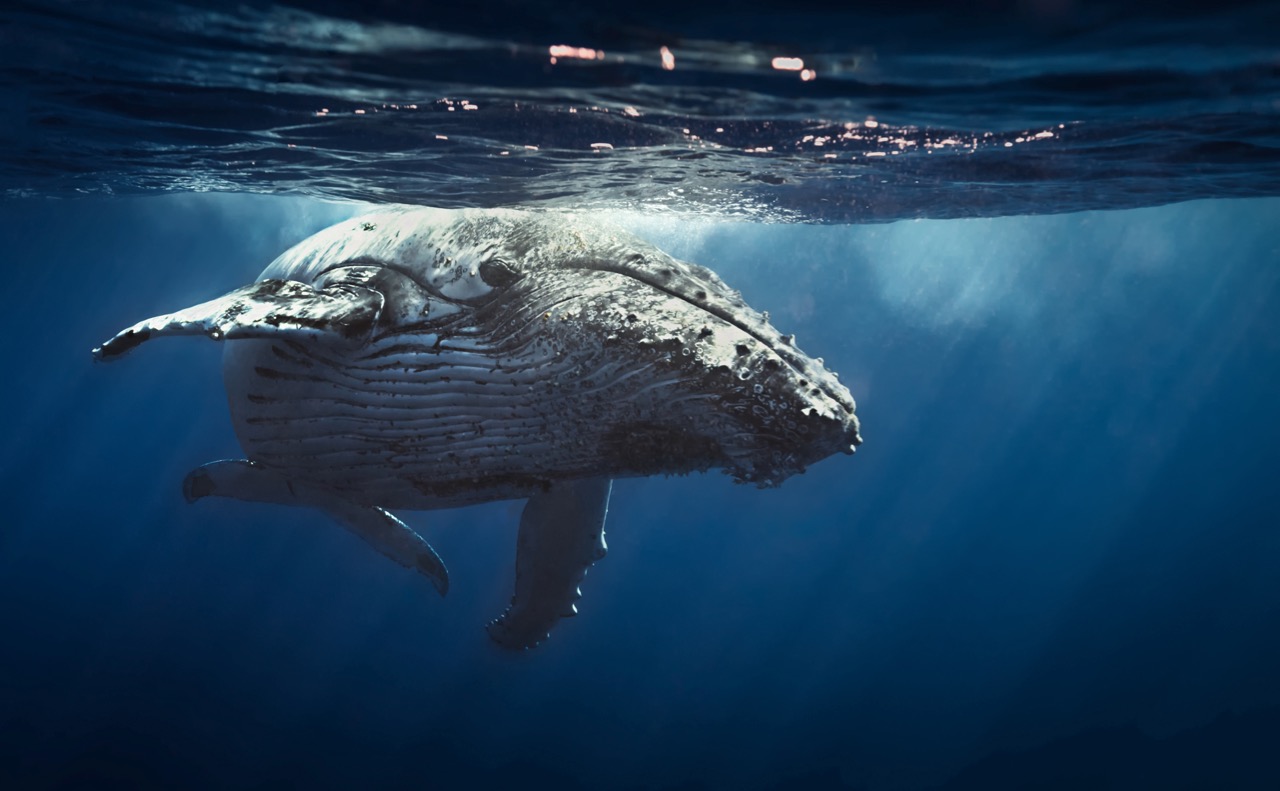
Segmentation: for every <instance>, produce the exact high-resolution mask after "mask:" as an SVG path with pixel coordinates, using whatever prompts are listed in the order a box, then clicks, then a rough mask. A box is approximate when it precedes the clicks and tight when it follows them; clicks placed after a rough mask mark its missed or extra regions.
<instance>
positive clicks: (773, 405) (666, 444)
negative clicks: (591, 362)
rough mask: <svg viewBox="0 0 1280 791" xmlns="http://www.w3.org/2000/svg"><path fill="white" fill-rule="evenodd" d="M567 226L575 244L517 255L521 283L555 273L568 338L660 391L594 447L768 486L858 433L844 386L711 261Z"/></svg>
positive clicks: (850, 448)
mask: <svg viewBox="0 0 1280 791" xmlns="http://www.w3.org/2000/svg"><path fill="white" fill-rule="evenodd" d="M576 236H577V237H578V238H579V240H580V242H581V244H582V249H581V250H579V251H578V252H577V254H574V255H560V256H556V257H554V259H544V260H540V261H539V260H536V259H534V258H533V257H526V259H525V260H526V262H528V263H527V264H526V267H525V269H524V272H523V273H522V275H521V277H522V278H524V277H526V276H527V280H526V281H525V283H524V285H525V287H526V288H528V289H529V290H528V291H527V292H526V293H529V294H532V293H534V292H535V291H536V290H537V289H538V285H537V284H539V283H542V284H546V285H544V286H543V287H544V288H545V287H546V286H547V285H549V284H559V288H553V289H551V291H552V292H554V296H552V298H551V299H550V300H548V301H550V302H552V303H554V307H551V308H550V310H549V312H550V313H551V314H554V315H555V316H556V317H557V318H558V321H559V323H560V324H562V325H566V326H568V327H572V328H573V332H565V333H563V334H564V335H565V336H566V337H567V338H569V340H568V341H567V342H568V343H572V342H573V341H572V338H571V336H572V335H573V334H574V333H576V334H577V337H578V338H579V339H588V340H587V342H588V343H599V344H600V345H601V346H602V347H605V348H608V349H609V350H610V361H611V364H612V365H614V366H625V365H629V370H631V371H643V372H644V373H643V374H642V375H641V374H637V375H634V376H633V377H632V378H633V379H636V380H637V381H636V382H635V386H634V388H633V390H634V391H635V392H636V396H635V397H634V398H635V399H636V400H638V401H639V402H640V403H642V404H643V403H644V393H645V389H646V388H658V389H661V390H664V391H665V395H664V399H665V400H664V401H661V402H655V403H653V404H652V409H650V414H649V415H648V416H647V417H648V419H646V420H639V421H632V422H627V421H623V422H622V423H621V424H620V425H621V426H623V427H625V430H619V431H618V432H617V436H616V437H613V438H610V439H607V440H606V441H605V442H604V443H603V444H604V445H606V446H607V445H609V444H610V442H611V441H612V442H614V443H616V447H614V448H613V449H610V448H607V447H606V448H604V452H603V453H602V456H603V457H606V458H609V457H613V458H616V459H617V461H618V462H619V463H620V464H622V465H631V466H632V467H633V468H635V469H636V471H637V472H641V473H652V472H680V471H684V470H683V469H682V467H684V466H689V465H688V464H687V463H686V464H683V465H682V464H681V463H680V460H679V459H676V458H673V457H675V456H680V457H682V458H683V459H684V460H685V461H686V462H688V461H689V460H693V462H694V464H693V467H694V468H695V469H698V468H705V467H708V466H709V467H722V468H724V469H725V470H726V472H728V473H729V474H731V475H732V476H733V477H734V478H735V479H737V480H738V481H740V482H750V483H754V484H756V485H757V486H760V487H770V486H776V485H778V484H780V483H781V482H782V481H783V480H785V479H786V478H787V477H789V476H791V475H793V474H795V473H798V472H803V471H804V469H805V468H806V467H807V466H808V465H810V464H813V463H815V462H817V461H820V460H821V459H824V458H826V457H827V456H830V455H833V454H836V453H845V454H851V453H853V452H854V451H855V449H856V448H857V446H858V445H860V444H861V443H862V437H861V434H860V426H859V422H858V418H857V415H856V411H855V410H856V404H855V402H854V399H853V397H852V395H851V394H850V392H849V390H848V388H846V387H845V386H844V385H843V384H841V383H840V381H839V379H838V377H837V376H836V375H835V374H834V373H832V372H831V371H828V370H827V369H826V367H825V365H824V363H823V361H822V360H821V359H815V358H813V357H810V356H808V355H806V354H805V353H804V352H803V351H801V350H800V348H799V347H798V346H797V345H796V342H795V338H794V336H790V335H785V334H783V333H781V332H779V331H778V330H777V329H776V328H775V327H774V326H773V325H772V324H771V323H770V321H769V317H768V315H767V314H765V313H761V312H759V311H756V310H754V309H753V308H752V307H751V306H749V305H748V304H747V303H746V302H745V301H744V300H743V298H742V296H741V295H740V294H739V293H738V292H737V291H735V290H733V289H732V288H730V287H729V286H728V285H727V284H726V283H725V282H724V281H723V280H722V279H721V278H720V277H719V276H717V275H716V274H715V273H714V272H712V271H711V270H709V269H707V268H705V267H702V266H698V265H696V264H691V263H687V262H683V261H679V260H677V259H675V258H673V257H672V256H670V255H668V254H667V253H665V252H663V251H662V250H660V249H658V248H656V247H654V246H652V245H649V244H647V243H645V242H643V241H641V240H639V239H636V238H635V237H633V236H631V235H629V234H626V233H625V232H621V231H616V230H612V229H608V228H602V227H601V226H597V225H594V224H590V225H588V226H587V227H586V228H585V229H580V230H578V231H577V232H576ZM566 283H571V284H572V287H571V288H572V292H571V293H567V292H568V289H566V288H565V287H564V284H566ZM537 302H539V299H538V298H531V299H530V303H531V304H535V303H537ZM592 339H593V340H592ZM579 342H581V341H579ZM622 361H627V363H623V362H622ZM673 451H674V452H673ZM707 459H712V461H711V463H710V464H704V462H705V461H706V460H707Z"/></svg>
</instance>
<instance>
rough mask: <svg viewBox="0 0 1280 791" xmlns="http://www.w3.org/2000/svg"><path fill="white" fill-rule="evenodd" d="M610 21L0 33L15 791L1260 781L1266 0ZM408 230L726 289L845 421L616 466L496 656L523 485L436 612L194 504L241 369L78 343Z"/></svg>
mask: <svg viewBox="0 0 1280 791" xmlns="http://www.w3.org/2000/svg"><path fill="white" fill-rule="evenodd" d="M601 8H602V7H595V6H592V5H590V4H586V3H581V2H560V3H551V2H535V3H525V4H515V3H497V4H483V5H481V4H469V5H461V6H459V5H455V6H445V5H435V4H430V3H423V4H410V3H400V2H392V1H391V0H379V1H378V2H370V3H365V4H361V5H359V6H356V5H354V4H348V3H344V2H339V0H315V1H314V2H302V0H299V1H298V2H291V3H268V2H247V3H240V4H234V5H230V4H228V5H220V4H215V3H212V2H197V3H187V4H171V3H164V4H161V3H148V2H129V3H105V2H104V3H95V2H88V3H82V2H77V3H72V2H66V3H61V2H40V3H27V2H16V3H9V4H6V5H5V6H4V8H3V9H0V66H2V69H0V142H2V143H3V147H2V148H0V152H2V153H0V245H2V249H3V250H4V251H5V252H4V258H3V261H4V263H3V272H4V280H3V289H4V290H3V293H4V296H5V309H4V310H3V311H0V334H2V336H3V337H4V338H5V339H7V344H6V346H7V350H8V353H7V355H6V375H5V377H4V381H5V383H6V384H7V386H6V387H3V388H0V408H2V409H3V414H4V415H5V416H6V418H7V420H6V422H5V431H4V432H3V433H2V434H0V475H2V477H0V497H2V499H0V736H2V737H3V738H0V787H2V788H5V789H9V788H14V789H28V788H57V789H63V788H68V789H70V788H75V789H114V788H128V789H133V788H163V789H173V788H343V789H346V788H421V789H429V790H431V791H434V790H435V789H477V788H533V789H542V788H547V789H680V791H692V790H693V789H704V788H705V789H819V790H823V789H864V790H871V789H874V790H876V791H879V790H880V789H885V790H896V791H904V790H906V789H1027V788H1053V789H1059V788H1060V789H1083V788H1089V789H1100V788H1115V789H1137V788H1160V789H1192V788H1195V789H1205V788H1213V789H1277V788H1280V759H1277V757H1276V755H1277V754H1280V751H1278V750H1277V745H1280V672H1278V671H1277V670H1276V668H1280V585H1277V584H1276V580H1277V579H1280V488H1278V487H1277V485H1276V481H1277V477H1278V473H1280V417H1277V414H1276V405H1277V403H1280V6H1277V5H1276V4H1275V3H1261V2H1257V3H1244V2H1241V3H1232V2H1219V3H1214V4H1212V6H1211V7H1208V6H1205V5H1203V4H1196V3H1189V2H1188V3H1179V2H1173V3H1168V4H1164V5H1163V6H1161V7H1160V8H1159V9H1155V10H1150V9H1147V8H1138V7H1118V6H1114V5H1113V4H1101V3H1092V2H1072V1H1070V0H1055V1H1054V2H1048V1H1047V0H1046V1H1044V2H1031V1H1030V0H1028V1H1027V2H1002V1H1001V0H989V2H985V3H981V4H973V5H972V6H971V7H967V8H964V9H960V8H958V7H957V6H955V5H953V4H933V3H926V2H920V1H918V0H909V1H908V2H904V3H897V4H881V3H872V4H868V5H866V6H865V7H862V8H859V9H857V10H850V9H845V10H841V11H832V10H831V9H829V8H826V7H825V6H824V5H823V4H816V3H799V4H794V5H787V6H783V5H777V6H773V5H769V4H765V3H760V2H742V3H737V4H734V5H732V6H729V5H716V4H711V5H698V6H695V4H677V3H668V2H651V3H645V4H643V5H641V4H635V5H634V6H633V7H630V8H620V7H609V8H608V9H607V10H601ZM553 59H554V60H555V62H554V63H553V62H552V60H553ZM668 66H669V67H670V68H668ZM384 203H415V204H424V205H435V206H444V207H462V206H476V207H496V206H512V207H523V208H530V209H538V210H548V211H561V210H574V211H590V212H592V213H594V214H597V215H600V216H603V217H606V218H607V219H610V220H612V221H613V222H616V223H618V224H620V225H622V226H624V227H627V228H629V229H631V230H633V231H635V232H636V233H638V234H639V235H641V236H643V237H645V238H647V239H649V240H651V241H653V242H655V243H656V244H658V245H659V246H661V247H662V248H663V249H666V250H668V251H669V252H671V253H673V254H674V255H676V256H678V257H680V258H683V259H686V260H691V261H696V262H698V263H701V264H704V265H706V266H709V267H711V268H712V269H714V270H715V271H716V272H718V273H719V274H720V275H721V276H722V277H724V279H725V280H727V281H728V282H729V283H730V284H731V285H733V286H734V287H735V288H738V289H740V290H741V291H742V293H743V295H744V297H745V298H746V300H747V301H748V302H749V303H750V304H752V305H753V306H754V307H756V308H758V309H763V310H768V311H769V312H770V313H771V315H772V317H773V321H774V323H775V324H776V325H777V326H778V327H779V328H781V329H782V330H783V331H786V332H794V333H796V335H797V337H798V340H799V343H800V345H801V346H802V348H804V350H805V351H807V352H809V353H811V354H815V355H821V356H822V357H824V359H825V361H826V364H827V365H828V367H830V368H831V369H832V370H835V371H839V372H840V373H841V376H842V381H844V382H845V383H846V384H847V385H848V386H849V388H850V390H851V391H852V392H853V394H854V396H855V397H856V398H857V399H858V413H859V415H860V417H861V418H862V420H863V434H864V437H865V439H866V442H865V444H864V445H863V446H862V447H861V448H860V449H859V452H858V454H857V455H856V456H855V457H852V458H850V457H845V456H838V457H835V458H831V459H827V460H825V461H823V462H821V463H819V464H816V465H814V466H813V467H812V468H811V469H810V470H809V471H808V472H807V473H806V474H804V475H802V476H797V477H795V478H792V479H790V480H788V481H787V482H786V483H785V484H784V485H783V486H782V487H780V488H777V489H770V490H758V489H755V488H751V487H749V486H741V485H735V484H734V483H733V482H732V481H731V480H730V479H729V478H728V477H726V476H723V475H719V474H707V475H695V476H689V477H673V478H660V477H659V478H650V479H629V480H620V481H618V482H616V483H615V488H614V494H613V501H612V507H611V510H610V514H609V522H608V527H607V532H608V541H609V548H610V551H609V555H608V557H607V558H605V559H604V560H602V561H601V562H600V563H599V564H597V566H596V567H595V568H594V569H593V570H592V573H591V574H590V575H589V576H588V578H587V580H586V582H585V584H584V585H583V593H584V598H583V599H582V601H581V602H580V605H579V608H580V611H581V612H580V615H579V616H578V617H577V618H574V619H571V620H568V621H566V622H564V623H563V624H561V625H560V626H559V627H558V628H557V630H556V631H555V632H554V633H553V634H552V637H551V639H550V640H549V641H548V642H547V643H546V644H545V645H543V646H541V647H539V648H538V649H537V650H535V651H532V652H529V653H528V654H527V655H519V656H513V655H510V654H506V653H503V652H501V651H500V650H498V649H496V648H495V647H494V646H493V645H492V644H491V643H490V642H489V640H488V638H487V637H486V636H485V633H484V630H483V628H482V626H483V624H484V623H486V622H487V621H488V620H489V619H490V618H492V617H493V616H494V615H496V614H497V613H498V612H500V611H501V609H502V607H503V606H504V605H505V603H506V601H507V600H508V598H509V596H510V592H511V588H510V586H511V579H512V574H513V567H514V556H515V532H516V526H517V522H518V517H519V509H520V504H519V503H495V504H489V505H484V506H478V507H473V508H468V509H459V510H454V511H433V512H423V513H407V514H404V516H405V518H406V520H407V521H409V522H410V523H411V524H412V525H414V526H415V527H416V528H418V529H420V530H421V532H423V533H424V535H425V536H426V537H427V538H428V539H429V540H430V541H431V543H432V544H433V545H434V546H435V547H436V549H437V550H438V551H439V552H440V554H441V555H442V556H443V557H444V559H445V561H446V562H447V563H448V564H449V568H450V573H451V579H452V587H451V590H450V593H449V595H448V597H447V598H445V599H440V598H439V597H438V596H436V594H435V592H434V591H433V590H432V589H431V588H430V585H429V584H427V583H426V582H425V581H423V580H422V579H421V578H419V577H417V576H415V575H413V574H411V573H409V572H406V571H404V570H402V569H400V568H399V567H396V566H394V565H393V564H390V563H388V562H387V561H386V560H385V559H383V558H382V557H380V556H379V555H377V554H376V553H374V552H372V551H370V550H369V549H368V548H366V547H365V546H364V545H363V544H362V543H361V542H360V541H359V540H358V539H356V538H355V537H353V536H351V535H349V534H348V533H346V532H344V531H343V530H341V529H340V528H338V527H337V526H336V525H334V524H332V523H331V522H329V521H328V520H327V519H326V518H325V517H324V516H322V515H320V514H318V513H312V512H308V511H301V510H296V509H289V508H284V507H278V506H267V505H258V504H249V503H241V502H235V501H218V500H206V501H201V502H200V503H197V504H195V505H187V504H186V503H185V502H184V500H183V498H182V493H181V481H182V479H183V477H184V476H185V474H186V473H187V472H188V471H189V470H190V469H191V468H193V467H195V466H197V465H199V464H202V463H204V462H206V461H210V460H213V459H217V458H225V457H234V456H238V455H240V450H239V448H238V446H237V443H236V440H235V436H234V434H233V432H232V430H231V424H230V420H229V418H228V416H227V410H226V396H225V394H224V392H223V389H222V383H221V373H220V353H221V349H220V348H219V346H218V345H217V344H214V343H211V342H208V341H206V340H203V339H198V338H191V339H181V340H166V341H159V342H156V343H153V344H148V347H149V348H145V349H143V350H140V351H139V352H137V353H136V354H134V355H131V356H130V357H129V358H128V359H126V360H123V361H120V362H119V363H116V364H112V365H110V366H107V365H95V364H94V363H93V361H92V359H91V356H90V353H89V351H90V349H91V348H92V347H93V346H95V345H97V344H98V343H101V342H102V341H103V340H104V339H106V338H107V337H110V336H111V335H112V334H114V333H115V332H117V331H118V330H119V329H121V328H122V327H124V326H127V325H129V324H131V323H133V322H134V321H137V320H139V319H141V318H144V317H147V316H151V315H154V314H157V313H161V312H166V311H170V310H174V309H177V308H180V307H184V306H187V305H190V304H194V303H196V302H199V301H202V300H204V299H207V298H210V297H213V296H216V295H219V294H221V293H224V292H226V291H228V290H230V289H232V288H235V287H238V286H240V285H243V284H244V283H247V282H249V281H251V280H252V279H253V278H255V277H256V276H257V274H258V273H259V272H260V271H261V269H262V268H263V267H264V266H265V265H266V264H267V263H268V262H269V261H271V260H272V259H273V258H274V257H275V256H276V255H278V254H279V253H280V252H282V251H283V250H284V249H286V248H287V247H289V246H290V245H292V244H294V243H295V242H297V241H299V240H301V239H303V238H305V237H306V236H308V235H309V234H311V233H313V232H315V231H317V230H319V229H321V228H323V227H325V226H326V225H328V224H331V223H333V222H335V221H338V220H340V219H344V218H347V217H350V216H353V215H355V214H357V213H360V212H363V211H367V210H369V209H370V208H371V207H372V206H373V205H377V204H384Z"/></svg>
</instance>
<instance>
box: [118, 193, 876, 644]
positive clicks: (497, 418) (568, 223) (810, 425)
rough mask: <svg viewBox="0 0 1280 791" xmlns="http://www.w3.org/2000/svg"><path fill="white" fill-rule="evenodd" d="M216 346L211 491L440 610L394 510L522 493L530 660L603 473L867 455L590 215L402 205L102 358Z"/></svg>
mask: <svg viewBox="0 0 1280 791" xmlns="http://www.w3.org/2000/svg"><path fill="white" fill-rule="evenodd" d="M166 335H204V336H207V337H208V338H211V339H213V340H216V341H224V342H225V348H224V354H223V380H224V383H225V385H226V391H227V398H228V403H229V406H230V410H231V416H232V420H233V424H234V427H235V432H236V435H237V438H238V439H239V441H240V445H241V447H242V449H243V451H244V454H245V457H246V458H244V459H230V460H223V461H214V462H211V463H209V464H205V465H204V466H202V467H199V468H197V469H196V470H194V471H193V472H191V473H190V474H189V475H187V477H186V479H185V481H184V482H183V491H184V494H185V496H186V498H187V499H188V500H189V501H192V502H194V501H197V500H200V499H201V498H204V497H210V496H216V497H229V498H235V499H239V500H248V501H258V502H268V503H283V504H289V505H296V506H302V507H308V508H313V509H318V510H320V511H323V512H325V513H327V514H328V515H329V516H330V517H331V518H332V519H333V520H335V521H337V522H338V523H340V524H341V525H342V526H344V527H346V528H347V529H348V530H351V531H352V532H354V533H355V534H356V535H358V536H360V537H361V538H362V539H364V540H365V541H366V542H367V543H368V544H369V545H371V546H372V547H374V548H375V549H377V550H378V551H379V552H381V553H382V554H384V555H386V556H387V557H388V558H390V559H391V560H393V561H395V562H397V563H399V564H401V565H403V566H406V567H408V568H410V569H413V570H415V571H416V572H418V573H420V574H422V575H423V576H425V577H426V578H427V579H428V580H430V582H431V583H432V584H433V585H434V586H435V588H436V589H437V590H438V591H439V592H440V593H441V594H442V595H443V594H444V593H446V592H447V590H448V587H449V577H448V572H447V570H446V568H445V564H444V562H443V561H442V560H441V558H440V557H439V556H438V555H437V554H436V552H435V550H434V549H432V548H431V546H430V544H428V543H427V542H426V541H425V540H424V539H423V538H422V536H420V535H419V534H418V533H417V532H416V531H415V530H413V529H412V528H410V527H409V526H408V525H406V524H405V523H404V522H403V521H401V519H400V518H399V517H397V516H396V515H394V514H393V513H392V512H393V511H397V510H429V509H436V508H453V507H458V506H464V505H469V504H475V503H482V502H489V501H493V500H508V499H525V500H527V502H526V504H525V507H524V511H523V513H522V515H521V518H520V526H519V531H518V537H517V546H516V579H515V586H514V594H513V596H512V598H511V604H510V606H509V607H508V608H507V609H506V611H505V612H504V613H502V614H501V615H500V616H498V617H497V619H496V620H494V621H493V622H491V623H490V624H489V625H488V632H489V635H490V636H491V637H492V638H493V640H494V641H496V642H497V643H498V644H499V645H501V646H503V647H505V648H510V649H514V650H522V649H529V648H531V647H533V646H536V645H537V644H538V643H540V642H541V641H542V640H543V639H545V638H546V637H548V636H549V634H550V631H551V629H552V628H553V627H554V626H555V625H556V624H557V623H558V622H559V621H560V619H561V618H562V617H564V616H570V615H573V614H575V613H576V612H577V601H578V598H579V597H580V596H581V589H580V584H581V582H582V580H583V577H584V575H585V574H586V572H587V569H588V567H590V566H591V565H592V564H593V563H594V562H595V561H597V560H599V559H600V558H602V557H603V556H604V554H605V550H606V544H605V538H604V523H605V516H606V513H607V511H608V506H609V493H610V487H611V482H612V480H613V479H615V478H620V477H627V476H648V475H656V474H667V475H670V474H684V473H689V472H694V471H706V470H710V469H721V470H724V471H725V472H727V473H728V474H729V475H731V476H733V478H734V479H736V480H737V481H739V482H747V483H753V484H755V485H757V486H760V487H771V486H777V485H778V484H780V483H781V482H782V481H783V480H784V479H786V478H787V477H789V476H791V475H793V474H796V473H799V472H803V471H804V469H805V467H806V466H807V465H810V464H813V463H815V462H817V461H819V460H822V459H824V458H826V457H828V456H830V455H833V454H835V453H853V452H854V450H855V448H856V447H857V445H859V444H860V443H861V441H862V439H861V437H860V435H859V426H858V419H857V417H856V415H855V405H854V400H853V398H852V396H851V395H850V393H849V391H848V389H846V388H845V387H844V385H842V384H841V383H840V382H839V380H838V379H837V378H836V376H835V375H834V374H832V373H831V372H829V371H828V370H827V369H826V368H825V367H824V365H823V363H822V361H821V359H820V358H819V359H814V358H811V357H809V356H807V355H805V354H804V353H803V352H801V351H800V349H799V348H798V347H797V346H796V343H795V340H794V338H793V337H792V336H789V335H783V334H781V333H780V332H778V331H777V330H776V329H774V328H773V326H772V325H771V324H770V322H769V320H768V315H767V314H762V313H759V312H757V311H755V310H753V309H752V308H751V307H749V306H748V305H747V304H746V303H745V302H744V301H743V299H742V297H741V296H740V295H739V294H738V292H736V291H734V290H732V289H730V288H729V287H728V286H727V285H726V284H725V283H724V282H723V281H722V280H721V279H720V278H719V277H718V276H717V275H715V274H714V273H713V272H711V271H710V270H708V269H706V268H704V267H700V266H697V265H694V264H690V263H685V262H683V261H679V260H677V259H675V258H673V257H672V256H670V255H668V254H666V253H665V252H663V251H661V250H659V249H658V248H656V247H654V246H653V245H650V244H648V243H646V242H643V241H641V240H640V239H637V238H635V237H634V236H631V235H630V234H628V233H626V232H624V231H621V230H619V229H616V228H613V227H611V226H608V225H605V224H603V223H600V222H598V221H596V220H595V219H593V218H590V217H585V216H582V215H568V214H554V213H540V212H521V211H514V210H443V209H425V208H411V207H396V208H391V209H385V210H381V211H379V212H376V213H373V214H368V215H364V216H362V217H357V218H355V219H353V220H350V221H347V222H343V223H339V224H337V225H335V226H333V227H331V228H328V229H326V230H323V231H321V232H319V233H317V234H316V235H314V236H312V237H310V238H309V239H306V240H304V241H303V242H301V243H300V244H298V245H296V246H295V247H293V248H292V249H290V250H288V251H286V252H285V253H284V254H282V255H281V256H280V257H279V258H277V259H276V260H275V261H274V262H272V263H271V264H270V265H269V266H268V267H267V268H266V270H264V271H263V272H262V274H261V276H260V277H259V278H258V280H257V281H256V282H254V283H251V284H249V285H246V286H244V287H242V288H239V289H236V290H234V291H232V292H230V293H228V294H226V295H224V296H221V297H218V298H216V299H213V300H211V301H208V302H204V303H202V304H199V305H195V306H194V307H189V308H186V309H184V310H180V311H177V312H175V313H169V314H165V315H161V316H156V317H154V318H150V319H146V320H145V321H141V322H139V323H137V324H135V325H133V326H132V327H129V328H128V329H125V330H123V331H121V332H120V333H119V334H117V335H116V336H115V337H113V338H111V339H110V340H108V341H106V342H105V343H103V344H102V345H101V346H100V347H98V348H96V349H94V350H93V353H94V357H95V358H96V359H98V360H103V361H108V360H115V359H118V358H120V357H121V356H122V355H124V354H125V353H127V352H129V351H130V350H132V349H134V348H135V347H137V346H139V345H140V344H142V343H144V342H146V341H148V340H152V339H154V338H157V337H160V336H166Z"/></svg>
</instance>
